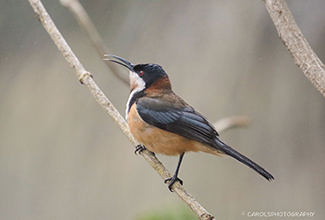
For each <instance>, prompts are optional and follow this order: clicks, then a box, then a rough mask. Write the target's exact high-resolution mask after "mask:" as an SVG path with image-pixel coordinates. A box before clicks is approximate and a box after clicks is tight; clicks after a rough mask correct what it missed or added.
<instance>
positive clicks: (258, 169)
mask: <svg viewBox="0 0 325 220" xmlns="http://www.w3.org/2000/svg"><path fill="white" fill-rule="evenodd" d="M215 143H216V147H217V149H218V150H220V151H222V152H223V153H225V154H227V155H229V156H231V157H233V158H235V159H236V160H238V161H239V162H242V163H243V164H245V165H247V166H249V167H250V168H252V169H253V170H255V171H256V172H258V173H259V174H261V175H262V176H264V177H265V179H267V180H268V181H271V180H273V179H274V177H273V176H272V174H270V173H269V172H267V171H266V170H265V169H264V168H262V167H261V166H259V165H257V164H256V163H255V162H253V161H252V160H251V159H249V158H247V157H246V156H244V155H242V154H241V153H239V152H237V151H236V150H234V149H232V148H231V147H230V146H228V145H227V144H225V143H223V142H222V141H221V140H219V138H216V142H215Z"/></svg>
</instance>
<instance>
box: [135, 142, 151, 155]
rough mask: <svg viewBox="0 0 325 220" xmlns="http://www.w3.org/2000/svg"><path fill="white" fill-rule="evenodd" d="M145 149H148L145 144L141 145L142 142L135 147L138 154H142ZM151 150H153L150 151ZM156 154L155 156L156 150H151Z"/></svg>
mask: <svg viewBox="0 0 325 220" xmlns="http://www.w3.org/2000/svg"><path fill="white" fill-rule="evenodd" d="M144 150H148V149H147V148H146V147H145V146H144V145H141V144H138V145H137V146H136V147H135V151H134V153H135V154H136V155H137V154H140V153H141V152H142V151H144ZM150 152H151V151H150ZM151 153H152V154H153V155H154V156H155V153H154V152H151Z"/></svg>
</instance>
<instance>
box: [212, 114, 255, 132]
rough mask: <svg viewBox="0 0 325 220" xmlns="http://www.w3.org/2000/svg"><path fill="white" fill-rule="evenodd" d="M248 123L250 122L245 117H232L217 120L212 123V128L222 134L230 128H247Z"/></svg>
mask: <svg viewBox="0 0 325 220" xmlns="http://www.w3.org/2000/svg"><path fill="white" fill-rule="evenodd" d="M249 123H250V120H249V118H248V117H246V116H232V117H228V118H222V119H220V120H218V121H217V122H216V123H214V127H215V128H216V130H217V131H218V133H222V132H224V131H226V130H228V129H231V128H235V127H244V126H248V125H249Z"/></svg>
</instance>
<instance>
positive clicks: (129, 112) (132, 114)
mask: <svg viewBox="0 0 325 220" xmlns="http://www.w3.org/2000/svg"><path fill="white" fill-rule="evenodd" d="M110 57H111V58H110V59H108V60H109V61H112V62H115V63H118V64H120V65H122V66H124V67H126V68H128V69H129V70H130V87H131V92H130V96H129V99H128V101H127V104H126V119H127V122H128V124H129V127H130V130H131V133H132V134H133V135H134V137H135V139H137V141H138V142H139V143H141V144H143V145H139V146H138V147H137V148H136V152H141V151H142V150H143V149H145V148H146V149H148V150H149V151H151V152H153V153H158V154H164V155H179V161H178V165H177V168H176V171H175V174H174V175H173V177H171V178H169V179H166V180H165V183H169V185H168V188H169V190H170V191H172V185H173V184H174V183H175V182H176V181H179V182H180V184H183V181H182V180H181V179H179V178H178V171H179V168H180V165H181V162H182V159H183V156H184V154H185V152H190V151H194V152H197V151H203V152H205V153H209V154H214V155H222V154H226V155H229V156H231V157H233V158H235V159H236V160H238V161H239V162H242V163H243V164H245V165H247V166H249V167H250V168H252V169H253V170H255V171H256V172H258V173H259V174H261V175H262V176H264V177H265V178H266V179H267V180H269V181H271V180H272V179H274V177H273V176H272V175H271V174H270V173H269V172H267V171H266V170H265V169H263V168H262V167H260V166H259V165H257V164H256V163H255V162H253V161H252V160H250V159H249V158H247V157H246V156H244V155H242V154H241V153H239V152H237V151H236V150H234V149H233V148H231V147H230V146H228V145H227V144H225V143H224V142H222V141H221V140H220V139H219V137H218V136H219V135H218V133H217V131H216V130H215V128H214V127H213V125H212V124H211V123H210V122H208V121H207V119H206V118H205V117H204V116H202V115H201V114H200V113H199V112H197V111H196V110H195V109H194V108H193V107H192V106H190V105H189V104H187V103H186V102H185V101H184V100H183V99H182V98H180V97H179V96H177V95H176V94H175V93H174V92H173V91H172V88H171V83H170V81H169V78H168V75H167V74H166V72H165V71H164V70H163V68H162V67H161V66H159V65H157V64H137V65H135V64H132V63H130V62H129V61H127V60H125V59H123V58H121V57H118V56H114V55H110Z"/></svg>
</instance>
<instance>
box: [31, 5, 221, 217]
mask: <svg viewBox="0 0 325 220" xmlns="http://www.w3.org/2000/svg"><path fill="white" fill-rule="evenodd" d="M29 3H30V4H31V6H32V7H33V9H34V11H35V13H36V14H37V16H38V18H39V20H40V21H41V23H42V25H43V26H44V28H45V29H46V31H47V32H48V33H49V35H50V36H51V38H52V40H53V41H54V43H55V44H56V45H57V47H58V49H59V50H60V51H61V52H62V53H63V56H64V57H65V58H66V60H67V61H68V63H69V64H70V65H71V66H72V68H74V69H75V71H76V73H77V75H78V78H79V80H80V82H81V83H83V84H84V85H86V86H87V87H88V89H89V90H90V92H91V93H92V95H93V96H94V98H95V99H96V100H97V102H98V103H99V104H100V105H101V106H102V107H103V108H104V110H105V111H106V112H107V113H108V114H109V115H110V116H111V117H112V118H113V120H114V121H115V123H116V124H117V125H118V126H119V127H120V129H121V130H122V131H123V133H124V134H125V135H126V136H127V137H128V138H129V140H130V141H131V143H132V144H133V145H134V146H137V145H138V143H137V141H136V140H135V139H134V137H133V135H132V134H131V132H130V130H129V127H128V125H127V123H126V121H125V120H124V119H123V117H122V116H121V115H120V114H119V112H118V111H117V110H116V109H115V107H114V106H113V104H112V103H111V102H110V101H109V100H108V98H107V97H106V96H105V95H104V93H103V92H102V91H101V90H100V88H99V87H98V86H97V84H96V83H95V82H94V80H93V79H92V77H91V74H90V73H89V72H88V71H86V70H85V69H84V67H83V66H82V64H81V63H80V62H79V60H78V58H77V57H76V56H75V54H74V53H73V52H72V50H71V49H70V47H69V45H68V44H67V42H66V41H65V40H64V38H63V36H62V35H61V33H60V32H59V30H58V29H57V28H56V26H55V24H54V23H53V21H52V19H51V18H50V16H49V14H48V13H47V12H46V10H45V8H44V6H43V4H42V3H41V1H40V0H29ZM141 155H142V156H143V157H144V158H145V160H146V161H147V162H148V163H149V164H150V165H151V166H152V167H153V168H154V169H155V170H156V171H157V173H158V174H159V175H160V176H161V177H162V178H163V179H166V178H170V177H171V175H170V173H169V172H168V170H167V169H166V168H165V167H164V166H163V164H162V163H161V162H160V161H159V160H158V159H157V158H156V157H155V156H154V155H152V153H150V152H149V151H142V153H141ZM173 190H174V192H175V193H176V194H177V195H178V196H179V197H180V198H181V199H182V200H183V201H184V202H185V203H186V204H187V205H188V206H189V207H190V208H191V209H192V210H193V211H194V212H195V213H196V214H197V215H198V217H199V218H200V219H206V220H207V219H215V218H214V216H212V215H211V214H210V213H208V211H207V210H206V209H205V208H204V207H203V206H201V205H200V204H199V203H198V202H197V201H196V200H195V199H194V198H193V196H191V195H190V194H189V193H188V192H187V191H186V190H185V189H184V187H183V186H181V185H180V184H179V183H176V184H174V185H173Z"/></svg>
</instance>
